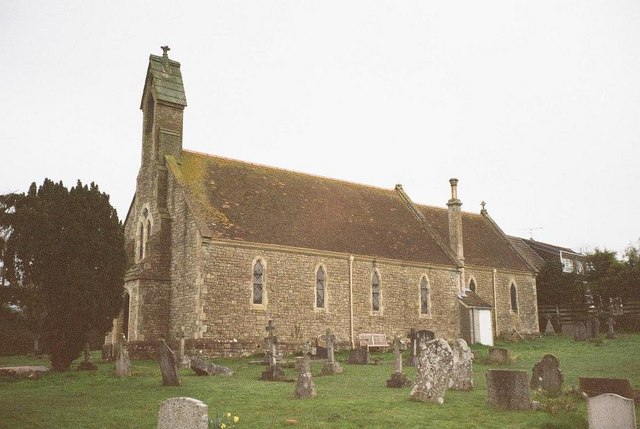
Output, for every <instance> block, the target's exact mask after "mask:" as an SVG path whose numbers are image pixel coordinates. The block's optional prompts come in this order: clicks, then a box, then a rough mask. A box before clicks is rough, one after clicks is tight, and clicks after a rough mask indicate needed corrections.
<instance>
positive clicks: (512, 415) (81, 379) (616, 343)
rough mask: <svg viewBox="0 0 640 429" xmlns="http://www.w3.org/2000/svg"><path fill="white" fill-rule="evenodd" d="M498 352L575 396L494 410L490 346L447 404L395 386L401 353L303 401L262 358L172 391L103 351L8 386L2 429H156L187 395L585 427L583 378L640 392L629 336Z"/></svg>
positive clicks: (271, 416)
mask: <svg viewBox="0 0 640 429" xmlns="http://www.w3.org/2000/svg"><path fill="white" fill-rule="evenodd" d="M496 346H501V347H506V348H508V349H509V350H510V352H511V354H512V356H513V357H514V358H515V359H514V360H513V362H511V363H510V364H507V365H501V366H499V367H500V368H513V369H525V370H527V372H528V374H529V377H530V376H531V368H532V367H533V365H534V364H535V363H536V362H538V361H539V360H540V359H541V358H542V356H543V355H545V354H547V353H552V354H554V355H556V356H557V357H558V358H559V359H560V367H561V369H562V371H563V373H564V376H565V382H564V391H565V392H566V393H565V394H563V395H561V396H560V397H557V398H547V397H544V396H541V395H538V394H534V395H532V396H533V398H534V399H538V400H540V401H541V402H543V403H544V404H546V406H547V407H548V410H549V412H546V411H518V412H515V411H499V410H494V409H491V408H488V407H487V406H486V405H485V401H486V399H487V392H486V383H485V372H486V371H487V369H490V368H497V367H498V366H495V365H494V366H490V365H487V364H486V363H483V362H482V361H483V358H485V357H486V355H487V349H488V348H487V347H483V346H473V347H472V349H473V351H474V353H475V355H476V361H475V363H474V381H475V389H474V390H473V391H471V392H455V391H451V390H449V391H447V393H446V395H445V402H444V404H442V405H438V404H433V403H421V402H415V401H411V400H410V399H409V392H410V389H411V388H400V389H392V388H387V387H386V385H385V384H386V380H387V379H389V377H390V376H391V374H392V373H393V371H394V365H393V363H394V357H393V353H392V352H386V353H380V354H376V357H381V358H382V359H383V362H382V364H380V365H368V366H360V365H350V364H348V363H346V360H347V354H346V352H341V353H338V354H337V355H336V357H337V359H338V360H339V361H341V363H342V366H343V368H344V373H342V374H339V375H332V376H323V377H321V376H319V374H320V369H321V366H322V363H321V362H319V361H318V362H312V366H311V369H312V372H313V375H314V382H315V385H316V390H317V392H318V397H317V398H314V399H295V398H294V396H293V392H294V389H295V383H289V382H266V381H259V380H258V378H259V377H260V374H261V372H262V371H263V370H264V367H263V366H261V365H256V364H252V363H251V362H250V361H251V360H255V359H257V358H256V357H255V356H254V357H252V358H242V359H218V360H215V362H216V363H219V364H223V365H226V366H229V367H231V368H233V370H234V371H235V375H234V376H232V377H223V376H211V377H198V376H196V375H195V374H194V373H193V371H191V370H190V369H182V370H181V371H180V376H181V382H182V385H181V386H179V387H163V386H162V385H161V375H160V369H159V366H158V364H157V362H156V361H133V362H132V375H131V377H128V378H116V377H115V376H114V375H113V371H114V363H113V362H107V363H102V362H100V360H99V359H98V354H97V353H96V354H94V362H95V363H96V364H97V365H98V368H99V369H98V371H97V372H79V371H76V370H73V369H72V370H71V371H69V372H66V373H53V374H48V375H45V376H43V377H42V378H41V379H39V380H19V381H8V380H0V427H1V428H9V427H10V428H155V427H156V425H157V416H158V410H159V407H160V404H161V402H162V401H164V400H165V399H168V398H171V397H176V396H188V397H192V398H196V399H199V400H201V401H203V402H205V403H206V404H207V405H208V406H209V417H210V418H215V417H217V416H220V415H221V414H223V413H227V412H229V413H231V414H232V415H234V416H239V417H240V421H239V422H238V424H237V427H238V428H278V427H300V428H425V427H429V428H456V429H457V428H580V427H584V428H586V427H587V411H586V402H585V401H584V399H582V398H581V397H580V396H579V395H577V394H576V393H575V392H571V389H572V388H575V389H577V385H578V377H579V376H588V377H616V378H628V379H629V381H630V382H631V385H632V386H634V387H635V388H640V357H638V352H639V351H640V334H620V335H619V336H618V338H616V339H613V340H599V341H596V342H574V341H573V340H571V339H569V338H567V337H564V336H548V337H542V338H539V339H534V340H528V341H522V342H518V343H511V342H499V343H498V344H496ZM406 353H407V352H405V354H406ZM78 362H79V361H78ZM78 362H76V363H75V364H74V366H73V367H72V368H74V367H75V366H76V364H77V363H78ZM24 364H32V365H42V364H44V365H48V364H49V362H48V361H47V360H40V359H36V358H26V357H18V356H16V357H3V358H0V366H11V365H24ZM285 371H286V372H287V375H289V376H291V377H292V378H293V379H295V378H296V377H297V373H296V371H295V370H294V369H293V368H286V369H285ZM404 371H405V373H406V374H407V375H408V376H409V378H410V379H411V380H412V381H413V380H415V368H407V367H405V368H404ZM637 408H638V407H637ZM639 417H640V416H639ZM292 420H295V421H296V422H297V423H295V424H294V423H293V422H291V421H292ZM638 421H640V419H638Z"/></svg>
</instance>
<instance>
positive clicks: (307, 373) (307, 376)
mask: <svg viewBox="0 0 640 429" xmlns="http://www.w3.org/2000/svg"><path fill="white" fill-rule="evenodd" d="M310 352H311V346H309V343H305V345H304V349H303V351H302V357H301V358H297V359H298V371H299V373H298V381H297V382H296V390H295V392H294V394H295V396H296V398H314V397H315V396H316V395H317V393H316V386H315V384H314V383H313V376H312V375H311V363H310V361H309V354H310Z"/></svg>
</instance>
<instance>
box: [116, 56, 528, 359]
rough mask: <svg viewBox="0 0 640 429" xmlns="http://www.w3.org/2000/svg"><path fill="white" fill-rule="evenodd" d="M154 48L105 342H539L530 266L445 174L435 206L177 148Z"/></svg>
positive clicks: (393, 192) (162, 67) (231, 347)
mask: <svg viewBox="0 0 640 429" xmlns="http://www.w3.org/2000/svg"><path fill="white" fill-rule="evenodd" d="M163 49H164V54H163V55H162V56H156V55H151V56H150V57H149V66H148V69H147V75H146V80H145V84H144V90H143V94H142V102H141V106H140V108H141V110H142V113H143V135H142V162H141V166H140V171H139V173H138V178H137V186H136V192H135V196H134V198H133V201H132V204H131V206H130V208H129V212H128V213H127V216H126V219H125V241H126V251H127V255H128V262H129V265H128V270H127V273H126V276H125V279H124V280H125V281H124V290H125V292H124V293H125V299H124V308H123V311H122V313H121V315H120V317H119V318H118V319H116V320H115V321H114V327H113V330H112V332H111V333H110V334H108V335H107V337H106V344H105V346H106V348H109V347H110V346H111V345H113V344H115V342H116V341H117V339H118V338H119V337H120V335H121V334H124V335H125V336H126V337H127V339H128V340H129V342H130V344H132V347H133V348H134V349H135V346H136V344H138V345H144V344H148V345H150V344H154V342H157V340H158V339H160V338H165V339H167V340H169V341H174V342H175V341H176V340H177V339H178V338H181V337H184V338H186V341H187V346H188V347H190V348H191V349H200V350H202V352H203V353H207V354H209V355H212V356H215V355H240V354H248V353H254V352H257V351H259V350H261V348H262V347H263V344H264V337H265V335H266V333H265V326H266V325H267V323H268V321H269V320H272V321H273V323H274V325H275V326H276V327H277V333H278V338H279V341H280V343H281V344H282V347H284V348H285V349H287V346H288V349H287V350H295V349H296V348H298V347H300V346H301V345H302V344H303V343H304V342H305V341H313V340H314V339H316V338H318V337H319V336H320V335H321V334H323V333H324V332H325V331H326V329H327V328H330V329H331V330H332V331H333V332H335V334H336V337H337V341H338V343H339V345H341V346H342V347H357V346H358V345H359V341H358V338H359V335H360V334H362V333H379V334H385V335H386V336H387V338H390V339H391V338H393V337H394V336H396V335H401V336H406V335H407V333H408V332H409V331H410V329H411V328H415V329H428V330H431V331H434V332H435V334H436V335H437V336H439V337H443V338H458V337H462V338H465V339H466V340H467V341H468V342H472V343H473V342H481V343H484V344H492V342H493V338H494V337H495V336H500V335H502V336H505V335H506V336H510V335H522V336H526V335H533V334H537V333H538V331H539V327H538V316H537V307H536V269H535V267H534V265H533V264H532V263H531V262H530V261H529V260H528V258H527V256H526V255H525V254H524V253H523V252H522V251H520V250H518V248H517V246H514V245H513V244H512V243H511V242H510V241H509V239H508V237H507V236H506V235H505V234H504V232H503V231H502V230H501V229H500V227H499V226H498V225H497V224H496V223H495V222H494V221H493V220H492V218H491V217H490V216H489V214H488V213H487V210H486V209H485V208H484V206H483V208H482V210H481V211H480V212H479V213H469V212H463V211H462V210H461V206H462V202H461V200H460V199H458V194H457V180H456V179H451V180H450V181H449V182H450V183H449V184H448V185H446V186H450V188H451V199H449V201H448V202H447V203H446V207H434V206H427V205H422V204H418V203H415V202H413V201H412V200H411V198H410V197H409V195H407V193H406V192H405V191H404V190H403V189H402V186H401V185H396V186H395V187H393V188H389V189H382V188H377V187H373V186H367V185H361V184H355V183H350V182H346V181H341V180H335V179H328V178H324V177H318V176H313V175H309V174H304V173H300V172H295V171H289V170H284V169H280V168H273V167H268V166H263V165H257V164H252V163H248V162H243V161H237V160H233V159H226V158H222V157H219V156H215V155H207V154H202V153H196V152H192V151H188V150H185V149H183V142H182V135H183V112H184V108H185V107H186V105H187V103H186V96H185V91H184V87H183V82H182V75H181V72H180V63H178V62H176V61H174V60H171V59H169V57H168V55H167V50H168V48H166V47H165V48H163ZM443 185H445V184H444V183H443ZM174 344H175V343H174ZM141 347H142V346H141Z"/></svg>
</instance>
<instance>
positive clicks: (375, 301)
mask: <svg viewBox="0 0 640 429" xmlns="http://www.w3.org/2000/svg"><path fill="white" fill-rule="evenodd" d="M371 310H373V311H380V278H379V277H378V273H377V272H375V271H374V273H373V276H372V278H371Z"/></svg>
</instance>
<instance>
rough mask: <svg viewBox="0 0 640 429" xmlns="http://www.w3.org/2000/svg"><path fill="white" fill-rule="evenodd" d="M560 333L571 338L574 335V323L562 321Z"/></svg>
mask: <svg viewBox="0 0 640 429" xmlns="http://www.w3.org/2000/svg"><path fill="white" fill-rule="evenodd" d="M562 334H563V335H566V336H567V337H571V338H573V337H574V336H575V335H576V323H575V322H570V323H563V324H562Z"/></svg>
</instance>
